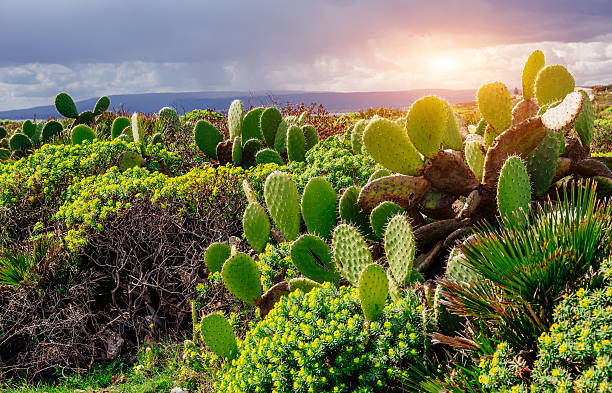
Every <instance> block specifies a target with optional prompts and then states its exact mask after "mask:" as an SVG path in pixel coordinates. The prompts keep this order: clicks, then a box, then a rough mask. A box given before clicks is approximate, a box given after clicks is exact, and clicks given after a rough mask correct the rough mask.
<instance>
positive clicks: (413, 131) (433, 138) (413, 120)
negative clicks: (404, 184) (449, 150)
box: [374, 96, 448, 175]
mask: <svg viewBox="0 0 612 393" xmlns="http://www.w3.org/2000/svg"><path fill="white" fill-rule="evenodd" d="M447 121H448V113H447V112H446V108H445V107H444V103H443V102H442V100H440V99H439V98H438V97H434V96H427V97H423V98H420V99H418V100H417V101H415V102H414V103H413V104H412V105H411V106H410V109H409V110H408V115H407V117H406V130H407V131H408V136H409V137H410V141H411V142H412V144H413V145H414V147H416V148H417V150H418V151H420V152H421V153H422V154H423V155H424V156H425V157H428V158H433V157H434V156H435V155H436V154H437V153H438V150H439V149H440V144H441V143H442V139H443V137H444V133H445V132H446V123H447ZM374 159H376V158H374ZM385 166H386V165H385ZM387 168H388V167H387ZM389 169H391V170H393V168H389ZM396 172H399V171H396ZM400 173H403V172H400ZM404 174H405V175H410V174H411V173H404Z"/></svg>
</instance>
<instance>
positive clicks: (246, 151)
mask: <svg viewBox="0 0 612 393" xmlns="http://www.w3.org/2000/svg"><path fill="white" fill-rule="evenodd" d="M262 149H263V144H262V143H261V140H260V139H257V138H252V139H249V140H248V141H246V143H245V144H244V145H243V147H242V166H243V167H244V168H250V167H252V166H255V165H256V164H257V162H256V160H255V156H257V153H258V152H259V151H260V150H262Z"/></svg>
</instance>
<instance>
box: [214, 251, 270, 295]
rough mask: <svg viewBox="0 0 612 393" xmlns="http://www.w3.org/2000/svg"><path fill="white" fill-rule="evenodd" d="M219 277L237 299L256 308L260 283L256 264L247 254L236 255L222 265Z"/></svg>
mask: <svg viewBox="0 0 612 393" xmlns="http://www.w3.org/2000/svg"><path fill="white" fill-rule="evenodd" d="M221 276H222V277H223V282H224V283H225V286H226V287H227V289H229V291H230V292H231V293H233V294H234V296H236V297H237V298H238V299H240V300H242V301H243V302H245V303H248V304H250V305H251V306H256V305H257V304H258V303H259V300H260V299H261V295H262V290H261V281H260V273H259V268H258V267H257V264H256V263H255V261H254V260H253V258H251V257H250V256H248V255H247V254H243V253H238V254H236V255H234V256H233V257H231V258H229V259H228V260H227V261H225V263H224V264H223V268H222V269H221Z"/></svg>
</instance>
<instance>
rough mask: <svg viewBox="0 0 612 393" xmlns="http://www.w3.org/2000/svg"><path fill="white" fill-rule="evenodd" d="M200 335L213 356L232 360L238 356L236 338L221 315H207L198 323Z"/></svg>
mask: <svg viewBox="0 0 612 393" xmlns="http://www.w3.org/2000/svg"><path fill="white" fill-rule="evenodd" d="M200 333H201V335H202V340H204V343H205V344H206V346H207V347H208V348H209V349H210V350H211V351H212V352H213V353H215V355H217V356H219V357H222V358H226V359H227V360H232V359H234V358H235V357H236V355H237V354H238V345H237V344H236V336H235V335H234V331H233V330H232V327H231V326H230V324H229V322H228V321H227V320H226V319H225V318H224V317H223V315H221V314H217V313H215V314H209V315H207V316H205V317H203V318H202V320H201V321H200Z"/></svg>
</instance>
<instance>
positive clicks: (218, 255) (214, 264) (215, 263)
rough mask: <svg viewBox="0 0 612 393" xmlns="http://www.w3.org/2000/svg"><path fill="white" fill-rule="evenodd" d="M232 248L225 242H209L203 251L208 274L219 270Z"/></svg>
mask: <svg viewBox="0 0 612 393" xmlns="http://www.w3.org/2000/svg"><path fill="white" fill-rule="evenodd" d="M231 254H232V249H231V248H230V246H229V245H227V244H225V243H211V244H210V245H209V246H208V247H207V248H206V251H205V252H204V264H205V265H206V268H207V269H208V272H209V273H210V274H213V273H216V272H220V271H221V268H222V267H223V264H224V263H225V261H227V259H228V258H229V257H230V256H231Z"/></svg>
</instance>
